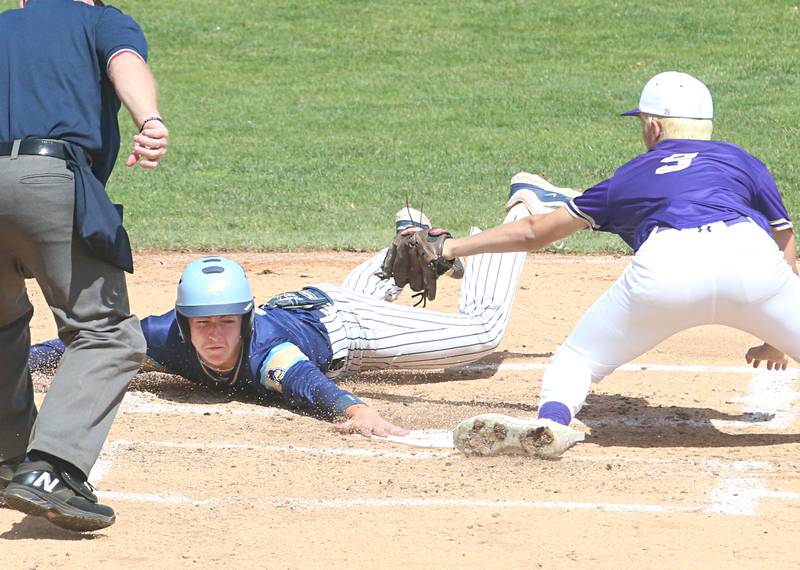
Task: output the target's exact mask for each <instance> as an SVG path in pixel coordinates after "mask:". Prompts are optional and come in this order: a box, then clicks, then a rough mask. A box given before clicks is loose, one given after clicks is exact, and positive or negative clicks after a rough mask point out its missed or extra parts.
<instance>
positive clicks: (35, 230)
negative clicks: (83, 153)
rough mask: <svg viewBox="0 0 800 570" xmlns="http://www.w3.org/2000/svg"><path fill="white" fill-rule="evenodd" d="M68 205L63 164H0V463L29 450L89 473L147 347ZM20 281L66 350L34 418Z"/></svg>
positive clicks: (117, 283) (123, 290) (70, 184)
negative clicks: (34, 291)
mask: <svg viewBox="0 0 800 570" xmlns="http://www.w3.org/2000/svg"><path fill="white" fill-rule="evenodd" d="M74 200H75V192H74V181H73V174H72V172H70V171H69V170H68V169H67V168H66V165H65V163H64V161H62V160H59V159H57V158H51V157H42V156H18V157H13V158H12V157H0V461H2V460H4V459H8V458H11V457H15V456H17V455H21V454H23V453H25V452H26V450H31V449H36V450H39V451H44V452H47V453H50V454H52V455H55V456H57V457H60V458H62V459H64V460H66V461H69V462H70V463H72V464H73V465H75V466H76V467H78V468H79V469H81V470H82V471H83V472H84V473H86V474H88V473H89V471H90V469H91V467H92V466H93V465H94V463H95V461H96V460H97V456H98V454H99V453H100V449H101V448H102V446H103V442H104V441H105V439H106V437H107V436H108V431H109V429H110V428H111V423H112V422H113V421H114V417H115V415H116V413H117V409H118V408H119V405H120V403H121V402H122V397H123V395H124V394H125V390H126V389H127V387H128V383H129V382H130V381H131V379H132V378H133V376H134V375H135V374H136V371H137V370H138V368H139V365H140V363H141V361H142V358H143V356H144V352H145V348H146V347H145V342H144V337H143V335H142V331H141V328H140V326H139V321H138V319H137V318H136V317H135V316H133V315H131V314H130V309H129V306H128V291H127V287H126V284H125V274H124V272H123V271H122V270H120V269H117V268H116V267H113V266H112V265H109V264H108V263H105V262H103V261H101V260H99V259H97V258H96V257H94V256H93V255H92V253H91V252H90V251H89V250H88V248H87V247H86V246H85V245H84V244H83V242H82V241H81V240H80V238H79V237H76V235H75V234H74V233H73V210H74ZM25 277H35V278H36V280H37V281H38V283H39V286H40V288H41V290H42V292H43V293H44V297H45V299H46V300H47V304H48V305H49V306H50V309H51V310H52V311H53V316H54V317H55V320H56V324H57V326H58V336H59V338H60V339H61V340H62V341H63V342H64V344H65V345H66V347H67V348H66V352H65V353H64V357H63V358H62V360H61V364H60V366H59V368H58V372H57V373H56V376H55V378H54V380H53V382H52V384H51V386H50V389H49V391H48V393H47V396H46V397H45V399H44V403H43V404H42V408H41V410H40V411H39V415H38V417H37V415H36V408H35V405H34V401H33V387H32V384H31V376H30V371H29V369H28V355H29V351H30V330H29V323H30V319H31V316H32V315H33V307H32V306H31V303H30V301H29V300H28V295H27V292H26V290H25V280H24V279H25Z"/></svg>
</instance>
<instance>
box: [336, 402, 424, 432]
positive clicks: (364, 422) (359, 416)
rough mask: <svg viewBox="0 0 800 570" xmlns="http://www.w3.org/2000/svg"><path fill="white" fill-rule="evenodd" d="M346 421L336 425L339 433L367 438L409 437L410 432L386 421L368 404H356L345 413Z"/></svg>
mask: <svg viewBox="0 0 800 570" xmlns="http://www.w3.org/2000/svg"><path fill="white" fill-rule="evenodd" d="M344 415H345V417H346V418H347V420H346V421H344V422H341V423H338V424H335V425H334V426H333V429H335V430H336V431H338V432H339V433H360V434H361V435H363V436H365V437H369V436H372V435H379V436H382V437H386V436H387V435H408V432H409V430H407V429H406V428H403V427H400V426H396V425H394V424H393V423H391V422H388V421H386V420H385V419H383V418H382V417H381V415H380V414H379V413H378V412H376V411H375V410H373V409H372V408H370V407H369V406H367V405H366V404H354V405H352V406H350V407H348V408H347V409H346V410H345V411H344Z"/></svg>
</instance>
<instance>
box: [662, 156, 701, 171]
mask: <svg viewBox="0 0 800 570" xmlns="http://www.w3.org/2000/svg"><path fill="white" fill-rule="evenodd" d="M698 154H700V153H698V152H678V153H675V154H673V155H672V156H668V157H667V158H662V159H661V162H662V163H664V164H666V166H660V167H658V168H656V174H667V173H669V172H678V171H680V170H686V169H687V168H689V167H690V166H691V165H692V161H693V160H694V159H695V158H696V157H697V155H698ZM670 163H674V164H670Z"/></svg>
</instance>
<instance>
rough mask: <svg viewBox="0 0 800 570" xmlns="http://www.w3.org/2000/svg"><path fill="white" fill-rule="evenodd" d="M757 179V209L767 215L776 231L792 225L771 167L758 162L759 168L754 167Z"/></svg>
mask: <svg viewBox="0 0 800 570" xmlns="http://www.w3.org/2000/svg"><path fill="white" fill-rule="evenodd" d="M754 179H755V185H756V189H755V193H754V198H755V207H756V209H757V210H758V211H759V212H761V213H762V214H764V216H766V218H767V221H768V222H769V225H770V227H771V228H772V229H773V230H774V231H778V230H787V229H789V228H791V227H792V222H791V219H790V218H789V212H787V210H786V206H785V205H784V203H783V199H782V198H781V193H780V191H779V190H778V185H777V184H775V179H774V178H773V177H772V174H771V173H770V171H769V169H768V168H767V167H766V166H765V165H764V164H762V163H761V162H759V163H758V168H755V169H754Z"/></svg>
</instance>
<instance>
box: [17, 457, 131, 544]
mask: <svg viewBox="0 0 800 570" xmlns="http://www.w3.org/2000/svg"><path fill="white" fill-rule="evenodd" d="M4 497H5V500H6V506H7V507H8V508H9V509H15V510H17V511H20V512H23V513H25V514H27V515H32V516H36V517H45V518H46V519H47V520H49V521H50V522H51V523H53V524H54V525H56V526H60V527H61V528H65V529H67V530H74V531H78V532H87V531H92V530H100V529H101V528H105V527H107V526H111V525H112V524H114V521H115V520H116V516H115V515H114V510H113V509H112V508H111V507H108V506H106V505H101V504H99V503H98V502H97V497H96V496H95V494H94V493H93V492H92V489H91V487H90V486H89V484H88V483H87V482H86V481H85V480H83V478H82V477H76V476H74V475H73V474H71V473H69V472H68V471H67V470H66V469H56V468H54V467H53V466H52V465H51V464H50V463H49V462H48V461H33V462H31V463H22V464H21V465H20V466H19V467H18V468H17V470H16V472H15V473H14V477H13V478H12V479H11V482H10V483H9V484H8V486H7V487H6V490H5V493H4Z"/></svg>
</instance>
